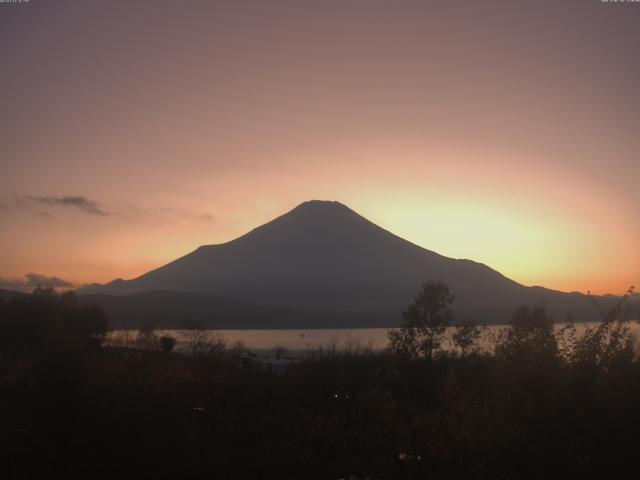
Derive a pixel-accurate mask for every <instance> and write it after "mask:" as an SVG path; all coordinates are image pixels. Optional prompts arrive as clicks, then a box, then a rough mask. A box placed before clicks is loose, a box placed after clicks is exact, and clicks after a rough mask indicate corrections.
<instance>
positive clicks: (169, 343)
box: [160, 335, 177, 353]
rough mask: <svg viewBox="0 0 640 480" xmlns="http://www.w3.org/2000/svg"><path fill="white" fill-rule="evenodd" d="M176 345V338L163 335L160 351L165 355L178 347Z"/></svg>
mask: <svg viewBox="0 0 640 480" xmlns="http://www.w3.org/2000/svg"><path fill="white" fill-rule="evenodd" d="M176 343H177V341H176V339H175V337H171V336H169V335H163V336H162V337H160V349H161V350H162V351H163V352H165V353H169V352H171V351H172V350H173V349H174V347H175V346H176Z"/></svg>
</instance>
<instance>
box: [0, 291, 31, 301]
mask: <svg viewBox="0 0 640 480" xmlns="http://www.w3.org/2000/svg"><path fill="white" fill-rule="evenodd" d="M27 295H28V293H24V292H19V291H17V290H3V289H0V299H2V300H4V301H7V300H11V299H12V298H15V297H24V296H27Z"/></svg>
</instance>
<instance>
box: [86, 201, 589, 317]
mask: <svg viewBox="0 0 640 480" xmlns="http://www.w3.org/2000/svg"><path fill="white" fill-rule="evenodd" d="M426 280H442V281H444V282H445V283H447V284H448V285H449V287H450V288H451V291H452V292H453V293H454V294H455V295H456V304H455V305H456V309H457V310H458V313H460V314H463V315H465V316H475V317H477V318H480V319H482V320H488V321H504V320H506V319H507V318H508V315H510V313H511V312H512V311H513V308H515V306H517V305H519V304H521V303H539V302H544V303H545V304H546V305H547V307H548V308H549V309H550V310H551V311H552V312H553V313H555V314H557V315H562V316H564V315H565V314H566V313H567V312H568V311H574V312H575V313H578V311H579V312H583V313H585V314H586V313H587V312H592V313H593V309H592V308H591V306H590V304H589V303H588V301H586V299H585V297H584V296H582V295H579V294H567V293H561V292H554V291H551V290H547V289H543V288H540V287H525V286H523V285H520V284H518V283H516V282H514V281H512V280H510V279H508V278H506V277H504V276H503V275H501V274H500V273H498V272H496V271H495V270H492V269H491V268H489V267H487V266H486V265H483V264H480V263H476V262H473V261H470V260H456V259H451V258H447V257H444V256H442V255H439V254H437V253H435V252H432V251H429V250H426V249H424V248H422V247H419V246H417V245H414V244H412V243H410V242H408V241H406V240H404V239H402V238H400V237H397V236H396V235H393V234H392V233H390V232H388V231H386V230H384V229H382V228H380V227H378V226H376V225H375V224H373V223H371V222H370V221H368V220H366V219H365V218H363V217H361V216H360V215H358V214H357V213H355V212H354V211H352V210H350V209H349V208H347V207H346V206H344V205H342V204H340V203H338V202H325V201H310V202H305V203H303V204H301V205H299V206H298V207H296V208H294V209H293V210H291V211H290V212H288V213H286V214H285V215H282V216H281V217H278V218H276V219H275V220H273V221H271V222H269V223H267V224H265V225H263V226H261V227H258V228H256V229H254V230H252V231H251V232H249V233H247V234H246V235H243V236H242V237H239V238H237V239H235V240H233V241H231V242H228V243H224V244H220V245H206V246H202V247H200V248H198V249H197V250H195V251H194V252H192V253H190V254H188V255H186V256H184V257H181V258H179V259H177V260H175V261H173V262H171V263H169V264H167V265H165V266H163V267H160V268H158V269H155V270H152V271H150V272H148V273H146V274H144V275H142V276H140V277H138V278H135V279H133V280H129V281H123V280H117V281H114V282H112V283H111V284H108V285H106V286H101V287H95V286H94V287H88V288H86V289H84V290H83V291H81V292H80V293H85V294H88V293H99V294H107V295H130V294H139V293H143V292H150V291H159V290H162V291H174V292H188V293H192V294H199V295H204V296H211V295H215V296H216V297H218V298H221V297H222V298H226V299H228V300H232V301H236V302H244V303H247V304H253V305H261V306H269V307H278V308H284V309H298V310H301V311H305V312H311V311H323V312H334V314H337V312H352V313H353V314H357V313H358V312H360V313H361V314H362V315H365V314H366V315H369V316H378V315H379V316H381V317H384V316H386V317H387V318H389V323H391V324H394V323H396V322H397V321H398V319H399V313H400V312H401V311H402V309H403V308H404V307H405V306H406V305H407V304H408V303H409V302H410V301H411V300H412V298H413V296H414V295H415V292H416V291H417V290H418V288H419V286H420V284H421V282H423V281H426ZM372 312H378V314H376V315H373V314H372ZM327 315H329V314H327ZM352 316H353V315H352ZM306 317H307V315H303V314H301V319H300V323H301V325H306V321H305V320H304V319H305V318H306ZM372 319H373V317H372ZM313 323H314V325H315V324H316V323H317V322H316V321H315V320H314V322H313ZM321 323H322V322H320V324H321ZM376 323H377V322H376Z"/></svg>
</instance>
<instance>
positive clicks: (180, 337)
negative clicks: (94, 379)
mask: <svg viewBox="0 0 640 480" xmlns="http://www.w3.org/2000/svg"><path fill="white" fill-rule="evenodd" d="M564 325H565V324H563V323H557V324H556V326H555V328H556V329H560V328H562V327H563V326H564ZM594 325H597V323H576V330H577V331H578V333H580V332H583V331H584V329H585V328H586V327H588V326H594ZM505 327H506V325H491V326H488V327H485V328H484V330H483V334H482V337H481V339H480V344H481V345H482V347H483V348H488V347H490V345H491V344H492V338H493V337H495V335H496V334H497V333H498V332H499V331H500V330H501V329H503V328H505ZM389 330H391V329H388V328H345V329H322V328H318V329H290V330H287V329H282V330H280V329H276V330H215V331H214V330H204V331H202V334H203V335H206V336H208V337H210V338H214V336H215V335H217V334H219V335H221V336H222V337H223V338H224V340H225V341H226V343H227V346H229V347H230V346H233V345H234V344H236V343H238V342H241V343H242V344H243V345H244V346H245V347H246V348H248V349H250V350H255V351H267V350H273V349H275V348H276V347H284V348H286V349H287V350H289V351H290V352H305V351H310V350H317V349H319V348H323V349H333V348H335V349H336V350H345V349H349V348H352V349H353V348H356V347H367V348H369V347H370V348H372V349H373V350H382V349H384V348H385V347H386V346H387V345H388V339H387V333H388V332H389ZM453 331H454V328H449V329H448V332H447V333H448V336H450V335H451V333H453ZM630 331H631V333H632V334H634V335H635V336H636V338H638V337H640V324H639V323H638V321H637V320H636V321H632V322H630ZM155 333H156V335H157V336H162V335H169V336H172V337H175V338H176V339H177V341H178V345H177V347H176V348H177V350H179V351H180V350H184V348H185V347H184V344H185V340H186V339H187V338H188V335H189V334H190V333H191V332H189V331H188V330H156V332H155ZM136 334H137V332H136V331H135V330H116V331H113V332H110V333H109V335H108V337H107V344H111V345H118V344H124V343H126V342H129V341H133V340H134V339H135V336H136ZM447 343H448V342H447ZM447 343H446V344H445V345H444V347H445V348H449V347H450V344H447Z"/></svg>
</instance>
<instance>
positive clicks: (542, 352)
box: [496, 305, 558, 361]
mask: <svg viewBox="0 0 640 480" xmlns="http://www.w3.org/2000/svg"><path fill="white" fill-rule="evenodd" d="M553 323H554V322H553V319H552V318H550V317H548V316H547V312H546V310H545V308H544V307H543V306H540V305H536V306H534V307H533V308H531V307H530V306H529V305H521V306H520V307H518V308H517V309H516V311H515V313H514V314H513V317H512V319H511V321H510V322H509V327H508V328H507V329H506V330H504V331H502V332H500V335H499V338H498V341H497V345H496V354H497V355H498V356H501V357H508V358H512V359H513V358H517V359H518V360H520V361H524V360H525V359H529V360H535V359H537V360H540V359H548V360H551V359H556V358H557V356H558V341H557V338H556V335H555V332H554V329H553Z"/></svg>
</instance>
